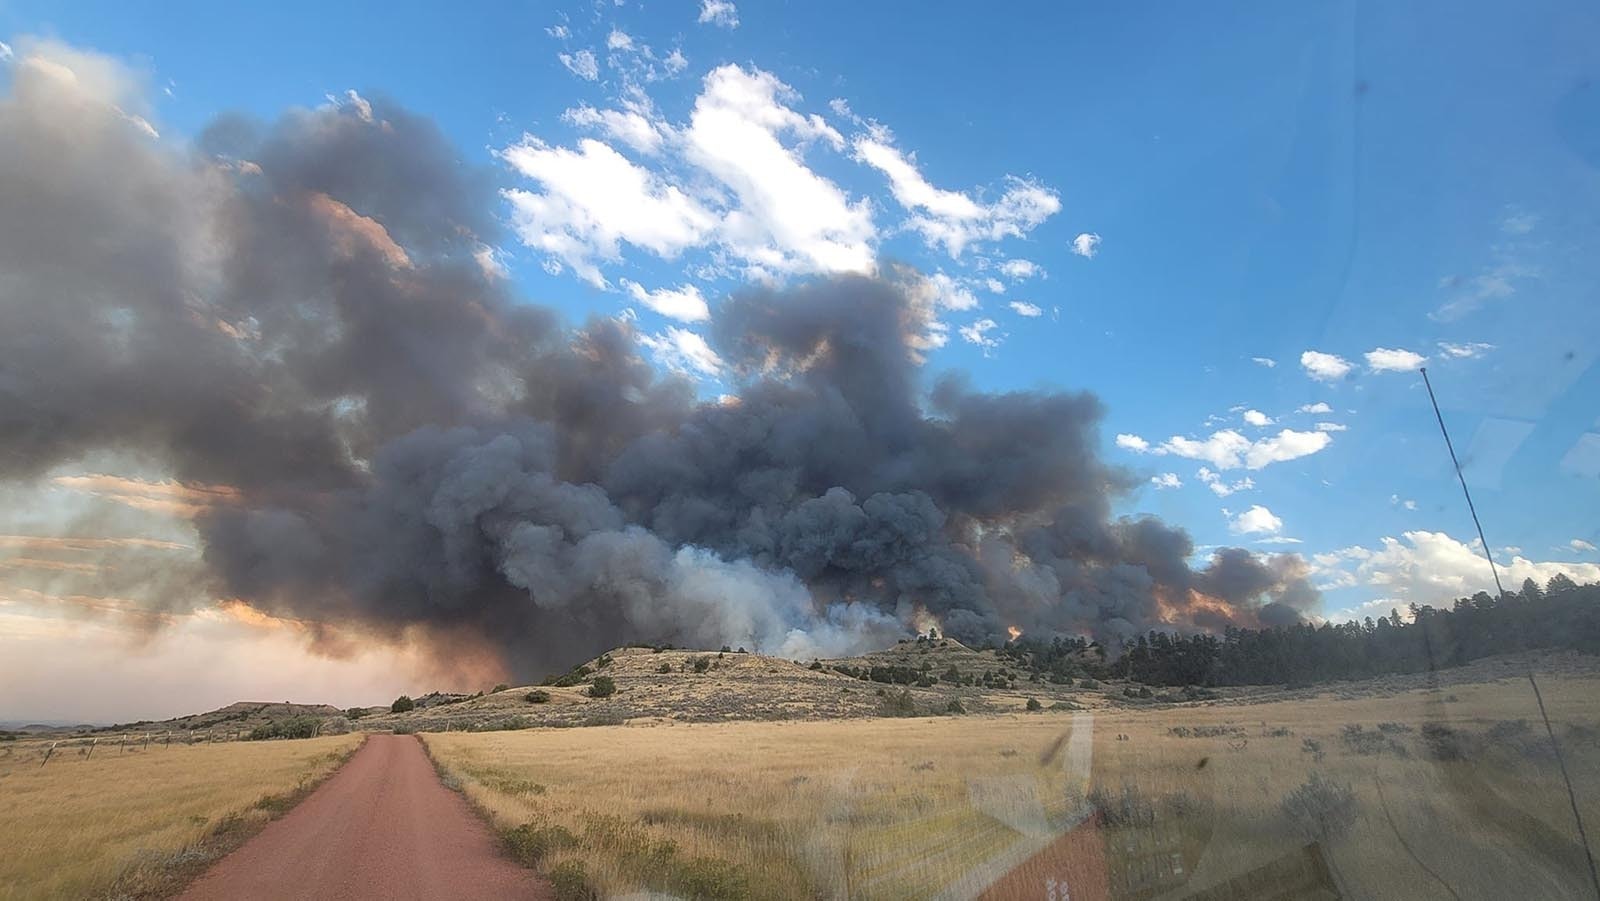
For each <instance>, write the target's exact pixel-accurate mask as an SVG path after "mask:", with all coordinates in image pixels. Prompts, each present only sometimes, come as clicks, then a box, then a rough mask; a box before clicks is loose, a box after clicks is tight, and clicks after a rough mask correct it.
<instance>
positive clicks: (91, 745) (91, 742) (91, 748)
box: [83, 735, 100, 760]
mask: <svg viewBox="0 0 1600 901" xmlns="http://www.w3.org/2000/svg"><path fill="white" fill-rule="evenodd" d="M99 742H100V736H98V735H97V736H95V737H94V738H91V739H89V753H87V754H85V755H83V759H84V760H88V759H89V758H91V757H93V756H94V746H95V745H96V744H99Z"/></svg>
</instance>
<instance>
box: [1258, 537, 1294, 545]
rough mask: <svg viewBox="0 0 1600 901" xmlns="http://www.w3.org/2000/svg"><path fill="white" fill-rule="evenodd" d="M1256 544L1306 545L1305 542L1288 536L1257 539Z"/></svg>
mask: <svg viewBox="0 0 1600 901" xmlns="http://www.w3.org/2000/svg"><path fill="white" fill-rule="evenodd" d="M1256 544H1305V541H1304V540H1302V539H1299V538H1290V537H1289V536H1287V535H1274V536H1272V537H1271V538H1257V539H1256Z"/></svg>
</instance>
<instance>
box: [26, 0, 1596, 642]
mask: <svg viewBox="0 0 1600 901" xmlns="http://www.w3.org/2000/svg"><path fill="white" fill-rule="evenodd" d="M1597 25H1600V11H1597V10H1596V9H1595V8H1594V7H1593V6H1592V4H1582V3H1577V2H1570V3H1568V2H1549V3H1534V4H1529V5H1522V6H1507V5H1505V4H1487V3H1471V4H1465V5H1463V4H1448V5H1447V4H1443V3H1438V4H1432V5H1427V4H1410V5H1407V6H1406V7H1405V8H1404V9H1400V8H1390V7H1388V6H1385V5H1382V4H1379V5H1370V4H1368V5H1360V6H1358V5H1355V4H1323V5H1310V4H1274V3H1255V4H1236V5H1233V6H1231V7H1228V8H1226V9H1222V8H1218V7H1214V6H1211V7H1203V6H1200V5H1193V4H1190V5H1154V4H1151V5H1133V6H1128V5H1111V6H1107V5H1099V6H1095V5H1089V4H1039V5H1009V4H961V5H942V4H941V5H939V6H938V8H937V9H934V8H929V9H927V10H926V11H924V12H921V13H919V14H917V15H913V16H907V15H905V14H903V13H902V12H901V11H900V9H899V8H898V7H897V6H896V5H893V4H852V3H806V4H781V5H779V4H755V3H750V2H738V0H736V3H718V2H709V3H708V2H705V0H681V2H651V3H645V4H640V3H637V2H634V0H618V2H615V3H613V2H612V0H605V2H602V3H596V4H574V5H568V6H559V7H558V6H546V5H543V4H475V5H470V6H469V8H467V9H465V10H461V9H456V8H451V7H447V6H445V5H421V4H417V5H404V6H401V7H397V8H393V7H387V6H379V5H375V4H334V5H332V6H327V5H312V4H299V3H285V4H272V5H262V6H259V7H255V8H243V9H236V8H224V7H219V6H216V5H214V4H198V3H186V2H185V3H164V4H143V5H128V4H111V3H81V4H73V5H70V6H61V5H58V4H45V3H32V2H18V0H3V2H0V41H5V42H6V46H5V48H4V49H3V50H0V56H6V57H11V58H13V59H14V58H20V57H19V54H22V53H24V52H25V49H24V48H25V47H26V46H28V44H29V42H30V41H34V40H37V39H39V38H45V39H55V40H59V41H62V42H65V43H68V44H71V45H74V46H77V47H81V48H86V49H90V50H93V51H96V52H99V53H104V54H107V55H110V56H112V57H116V58H119V59H122V60H124V61H125V62H127V63H128V64H130V65H131V66H133V67H134V68H135V69H136V70H137V71H139V72H141V73H143V74H144V76H145V77H146V78H147V94H148V97H149V106H148V109H147V110H145V111H144V113H145V118H147V119H148V120H149V121H150V123H151V124H152V127H153V128H154V129H155V130H156V131H157V132H159V134H160V138H159V139H160V140H164V141H173V142H182V141H186V140H188V139H190V138H192V137H193V136H195V135H197V134H198V133H199V132H200V131H201V130H202V129H204V127H205V126H206V124H207V123H208V122H209V121H211V120H212V119H213V118H214V117H215V116H217V115H218V114H220V113H224V112H229V111H241V112H245V113H249V114H253V115H255V116H258V117H262V118H270V117H273V116H276V115H277V114H279V113H281V112H282V111H283V110H285V109H287V108H291V107H296V106H301V107H306V106H317V105H321V104H325V103H341V104H356V105H359V104H362V103H365V102H366V100H367V98H371V97H376V96H384V97H387V98H389V99H391V100H393V101H396V102H398V103H400V104H402V105H404V106H405V107H407V108H409V109H411V110H413V111H415V112H417V113H419V114H421V115H425V116H427V117H430V118H432V119H433V120H434V121H435V122H437V123H438V125H439V127H440V128H441V129H443V131H444V132H445V133H446V135H447V136H448V137H449V139H450V140H451V142H452V143H453V144H454V145H455V146H456V147H458V148H459V151H460V153H461V154H462V156H463V158H464V159H466V160H468V161H470V162H473V163H476V164H481V165H483V166H485V167H487V168H488V170H489V171H490V172H491V173H492V177H493V178H494V180H495V183H496V185H497V187H499V188H500V189H501V190H502V191H503V192H504V197H503V205H502V208H501V209H500V211H499V212H500V215H501V218H502V220H503V222H504V224H505V231H504V233H503V234H502V235H500V236H499V238H498V240H497V241H496V243H495V246H494V247H492V248H486V261H488V262H491V264H492V265H495V266H499V267H501V268H503V269H504V270H505V272H506V274H507V277H509V278H510V279H512V280H513V281H514V282H515V284H516V285H517V286H518V288H519V289H520V291H521V292H522V293H523V294H524V295H525V296H527V297H528V298H529V299H530V300H535V301H538V302H541V303H546V304H550V305H553V306H555V307H557V308H559V309H561V310H562V311H564V312H565V313H566V314H567V315H568V316H569V317H571V318H572V319H573V320H574V321H576V320H580V319H581V318H583V317H585V316H588V315H594V314H598V315H619V314H626V315H635V316H637V317H638V319H639V326H640V329H641V331H642V333H643V334H644V335H646V342H647V343H646V347H645V348H644V350H645V351H647V352H650V353H654V354H655V355H656V357H657V359H658V360H659V361H660V362H661V365H663V366H664V367H668V368H678V369H680V370H684V371H686V372H688V373H689V374H691V375H693V376H695V377H696V378H698V379H699V380H700V383H701V390H702V392H703V393H704V394H706V395H707V396H714V395H716V394H717V393H719V392H720V391H721V390H722V387H723V386H722V385H721V384H720V383H719V381H718V379H717V376H716V361H715V360H712V359H709V358H707V357H706V352H705V350H704V349H703V348H702V346H701V345H699V344H697V343H696V339H695V335H696V334H697V333H698V331H699V330H701V329H703V327H704V326H705V324H706V322H707V320H708V317H714V316H715V315H716V310H717V298H718V296H719V295H720V294H721V293H724V292H726V291H728V290H730V289H732V288H734V287H737V286H738V285H740V284H744V283H746V282H748V281H751V280H774V281H784V280H790V279H794V278H799V277H804V276H805V275H807V274H810V273H815V272H823V271H832V270H837V269H851V268H862V267H864V266H865V267H870V266H873V265H879V264H877V263H875V262H874V261H881V260H898V261H903V262H904V263H905V264H907V265H908V266H910V267H914V268H915V269H917V270H920V271H921V272H922V273H924V274H925V275H927V276H930V277H931V280H929V281H926V282H923V283H922V284H923V287H924V288H925V290H927V291H928V292H929V299H928V302H929V303H930V304H932V305H933V306H934V308H935V309H936V311H937V313H936V315H937V319H938V321H939V322H940V323H941V324H942V331H936V332H934V333H930V335H929V341H928V344H929V349H928V353H927V364H926V371H927V373H928V374H929V376H930V377H931V376H932V375H933V374H934V373H937V372H940V371H944V370H946V369H951V368H956V369H962V370H966V371H968V372H970V373H971V376H972V379H973V381H974V382H975V383H976V384H977V385H979V386H981V387H984V388H987V389H994V390H1004V389H1016V388H1030V387H1038V386H1051V387H1070V388H1087V389H1089V390H1092V391H1094V392H1096V393H1097V394H1099V395H1100V397H1101V398H1102V399H1103V400H1104V401H1105V403H1106V405H1107V408H1108V411H1109V412H1108V414H1107V417H1106V421H1105V428H1104V443H1105V453H1106V455H1107V456H1108V457H1109V458H1110V459H1112V460H1115V461H1117V462H1119V463H1122V464H1125V465H1127V466H1129V467H1132V468H1134V469H1135V470H1136V471H1138V472H1139V473H1141V474H1142V475H1143V476H1145V477H1148V478H1149V479H1150V480H1151V481H1149V482H1148V483H1147V484H1146V487H1145V488H1144V489H1142V490H1141V491H1139V492H1137V493H1136V494H1134V495H1133V496H1131V497H1129V498H1128V499H1127V500H1126V502H1125V504H1124V512H1129V513H1134V512H1149V513H1154V514H1157V515H1160V516H1161V517H1163V518H1165V519H1168V520H1169V521H1172V522H1175V523H1178V524H1181V525H1183V526H1185V527H1186V528H1188V529H1189V530H1190V532H1191V534H1192V535H1193V536H1194V538H1195V541H1196V543H1197V544H1199V545H1202V546H1213V545H1222V544H1242V545H1244V546H1248V547H1253V548H1256V549H1257V550H1260V551H1262V552H1269V551H1273V552H1275V551H1283V550H1291V551H1296V552H1299V553H1302V554H1305V555H1306V556H1307V557H1308V558H1309V559H1311V560H1312V561H1313V563H1314V566H1315V567H1316V571H1317V581H1318V582H1319V584H1321V585H1322V586H1323V587H1324V589H1325V595H1326V603H1325V609H1326V611H1327V612H1328V613H1329V614H1330V615H1333V614H1340V615H1343V614H1344V613H1345V612H1348V611H1357V612H1360V613H1366V612H1373V611H1379V612H1382V611H1386V610H1387V608H1388V607H1389V606H1392V605H1397V604H1398V605H1402V606H1403V604H1404V603H1405V602H1406V601H1411V600H1415V601H1418V602H1427V603H1439V602H1441V601H1444V600H1446V599H1447V598H1449V597H1453V596H1455V595H1456V594H1457V593H1460V592H1466V593H1470V592H1471V591H1475V590H1478V589H1480V588H1483V587H1484V584H1485V582H1486V578H1487V571H1486V569H1484V568H1483V567H1482V562H1481V559H1476V558H1474V557H1473V553H1474V551H1473V548H1472V547H1471V546H1470V538H1471V537H1472V534H1473V533H1472V525H1471V521H1470V519H1469V518H1468V516H1467V512H1466V509H1465V506H1464V504H1463V502H1462V500H1461V497H1460V491H1459V488H1458V486H1457V485H1456V483H1455V481H1454V478H1453V476H1452V473H1451V472H1450V468H1449V463H1448V459H1447V458H1446V456H1445V453H1444V448H1443V445H1442V441H1441V439H1440V437H1439V434H1438V428H1437V425H1436V423H1435V421H1434V419H1433V415H1432V411H1431V409H1430V408H1429V407H1428V403H1427V396H1426V393H1425V392H1424V390H1423V387H1422V382H1421V379H1420V377H1419V376H1418V375H1417V373H1416V372H1415V369H1416V367H1417V366H1418V365H1427V366H1428V367H1429V371H1430V374H1431V375H1432V376H1433V377H1434V381H1435V388H1436V390H1437V391H1438V393H1439V396H1440V402H1441V404H1442V405H1443V407H1444V411H1445V416H1446V419H1447V421H1448V422H1449V424H1450V427H1451V429H1452V431H1453V435H1454V438H1455V441H1456V445H1457V448H1458V450H1459V451H1460V452H1461V454H1462V458H1463V461H1464V463H1465V465H1466V474H1467V476H1468V478H1469V480H1471V482H1472V484H1473V487H1474V489H1475V491H1476V499H1477V502H1478V508H1479V511H1480V512H1481V514H1482V515H1483V519H1484V524H1485V528H1486V530H1487V532H1488V536H1489V539H1490V541H1491V544H1492V546H1493V547H1494V548H1495V556H1496V558H1497V559H1498V560H1500V561H1501V562H1502V563H1505V564H1507V565H1508V566H1509V567H1510V569H1511V573H1510V577H1511V578H1512V580H1513V581H1520V579H1521V578H1522V577H1523V576H1524V575H1534V576H1536V577H1538V578H1539V579H1540V580H1541V581H1542V580H1543V579H1545V578H1548V575H1549V574H1551V573H1553V572H1554V571H1556V570H1557V569H1563V568H1564V569H1566V570H1567V571H1570V572H1573V573H1574V575H1575V576H1578V577H1580V578H1587V579H1594V578H1600V566H1596V563H1597V562H1600V555H1597V553H1596V551H1595V549H1594V545H1595V544H1600V521H1597V517H1596V511H1600V402H1597V400H1596V399H1597V398H1600V370H1597V368H1596V366H1595V359H1596V348H1595V342H1594V336H1595V335H1596V334H1600V302H1597V300H1596V298H1595V293H1594V292H1595V287H1594V286H1595V285H1596V284H1597V283H1600V278H1597V276H1600V253H1595V252H1594V248H1595V247H1596V246H1597V242H1596V236H1597V225H1600V222H1597V213H1600V125H1597V124H1596V123H1600V84H1597V82H1596V80H1595V77H1596V76H1597V75H1600V65H1597V63H1600V50H1597V47H1600V42H1596V41H1595V40H1594V36H1595V34H1596V33H1597V29H1596V26H1597ZM4 65H5V63H0V81H3V80H4V79H5V78H6V76H5V74H4V69H3V66H4ZM630 180H634V181H637V184H632V183H631V182H630ZM641 192H642V193H641ZM646 201H647V202H646ZM702 301H703V303H702ZM625 311H631V312H625ZM1323 405H1325V410H1324V406H1323ZM1319 411H1320V412H1319ZM1518 561H1520V562H1518Z"/></svg>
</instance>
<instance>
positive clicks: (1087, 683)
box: [1078, 679, 1100, 689]
mask: <svg viewBox="0 0 1600 901" xmlns="http://www.w3.org/2000/svg"><path fill="white" fill-rule="evenodd" d="M1078 687H1079V688H1089V689H1094V688H1099V687H1100V683H1099V682H1096V681H1095V680H1093V679H1085V680H1083V681H1082V682H1079V683H1078Z"/></svg>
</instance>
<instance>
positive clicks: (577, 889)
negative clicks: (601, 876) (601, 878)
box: [545, 860, 600, 901]
mask: <svg viewBox="0 0 1600 901" xmlns="http://www.w3.org/2000/svg"><path fill="white" fill-rule="evenodd" d="M545 875H547V876H548V877H549V879H550V888H551V889H553V890H554V894H555V898H556V901H595V899H596V898H599V897H600V895H599V893H598V892H596V891H595V890H594V889H593V888H592V887H590V885H589V871H588V870H587V869H585V868H584V866H583V862H582V861H579V860H563V861H562V862H560V863H558V864H556V865H555V866H553V867H551V868H550V872H549V873H547V874H545Z"/></svg>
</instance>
